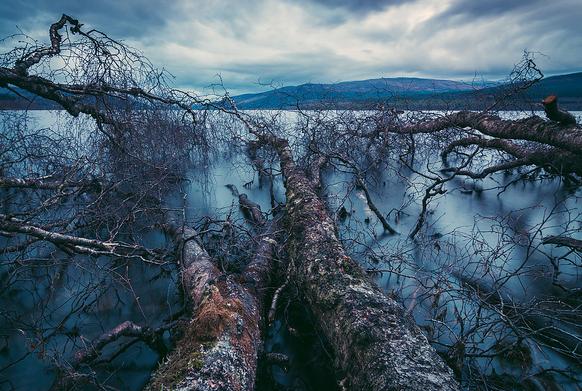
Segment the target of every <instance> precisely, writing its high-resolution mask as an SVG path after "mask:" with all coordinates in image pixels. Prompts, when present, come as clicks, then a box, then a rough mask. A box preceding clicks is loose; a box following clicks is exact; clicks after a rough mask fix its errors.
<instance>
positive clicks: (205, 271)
mask: <svg viewBox="0 0 582 391" xmlns="http://www.w3.org/2000/svg"><path fill="white" fill-rule="evenodd" d="M243 200H244V207H245V208H251V209H252V211H251V216H253V217H255V218H257V216H260V217H261V218H262V215H260V213H259V214H258V215H257V211H256V210H254V209H253V205H255V206H256V204H253V203H252V202H250V201H249V200H248V198H246V196H245V197H243ZM243 200H241V201H243ZM241 206H243V202H241ZM259 212H260V211H259ZM259 224H263V225H264V226H265V232H264V233H263V235H262V236H260V239H259V243H258V245H257V249H256V252H255V256H254V258H253V259H252V260H251V261H250V263H249V264H248V266H247V268H246V270H245V272H244V273H243V275H242V279H239V278H237V277H235V276H234V275H226V274H224V273H222V272H220V271H219V270H218V268H217V267H216V266H215V265H214V263H213V262H212V260H211V258H210V256H209V255H208V253H207V252H206V251H205V250H204V248H203V247H202V246H201V245H200V244H199V243H198V242H197V241H196V236H197V233H196V232H195V231H194V230H193V229H191V228H181V229H179V230H178V231H177V236H178V239H179V241H180V242H181V243H183V245H182V250H181V257H180V258H181V261H180V263H181V269H182V285H183V287H184V289H185V291H186V293H187V294H188V298H189V299H190V301H191V306H192V307H193V308H194V318H193V319H192V321H191V322H190V323H189V324H188V326H187V327H186V330H185V332H184V336H183V337H182V338H181V339H180V341H179V342H178V343H177V346H176V349H175V350H174V351H173V352H172V353H171V354H170V355H169V357H168V358H167V359H166V360H164V362H163V363H162V364H161V365H160V367H159V368H158V369H157V370H156V372H155V373H154V374H153V375H152V378H151V380H150V383H149V384H148V386H147V387H146V389H147V390H152V391H154V390H155V391H159V390H161V389H164V390H165V389H171V390H215V391H220V390H225V391H226V390H241V391H243V390H252V389H254V385H255V376H256V369H257V361H258V353H259V351H260V348H261V346H262V339H261V329H262V324H263V322H264V321H263V319H264V317H263V305H262V304H263V301H264V297H263V296H264V294H265V289H266V286H267V284H268V281H269V274H270V266H271V259H272V256H273V253H274V251H275V245H276V242H275V240H274V235H275V233H276V230H277V222H276V221H271V222H266V221H265V220H264V219H263V220H260V222H259Z"/></svg>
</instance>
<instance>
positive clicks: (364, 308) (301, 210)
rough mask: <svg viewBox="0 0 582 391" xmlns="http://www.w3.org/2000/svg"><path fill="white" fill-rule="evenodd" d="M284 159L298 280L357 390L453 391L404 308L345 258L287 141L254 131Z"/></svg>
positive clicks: (347, 383) (347, 381)
mask: <svg viewBox="0 0 582 391" xmlns="http://www.w3.org/2000/svg"><path fill="white" fill-rule="evenodd" d="M253 133H254V134H255V135H256V136H257V137H259V140H261V141H262V142H263V144H269V145H271V146H272V147H274V148H275V149H276V151H277V153H278V155H279V158H280V164H281V170H282V173H283V177H284V180H285V187H286V196H287V205H286V210H287V215H288V218H289V226H288V229H289V231H290V235H291V237H290V241H289V244H290V259H291V261H290V262H293V268H292V270H293V274H294V275H293V277H294V279H295V281H296V283H297V284H298V286H299V288H300V290H301V291H302V293H303V294H304V296H305V298H306V302H307V304H308V305H309V308H310V309H311V311H312V312H313V314H314V317H315V319H316V322H317V324H318V326H319V328H320V329H321V330H322V332H323V334H324V336H325V337H326V339H327V341H328V343H329V344H330V346H331V347H332V348H333V352H334V356H335V365H336V367H337V368H338V369H339V371H340V373H342V376H345V380H344V381H343V383H342V384H344V386H345V387H346V388H347V389H352V390H456V389H458V388H459V386H458V384H457V381H456V380H455V378H454V376H453V372H452V371H451V369H450V368H449V367H447V365H446V364H445V363H444V362H443V360H442V359H441V358H440V356H439V355H438V354H437V353H436V351H435V350H434V349H433V348H432V347H431V346H430V344H429V343H428V341H427V339H426V337H425V336H424V335H423V334H422V332H421V331H420V329H419V328H418V327H417V326H416V324H415V323H414V321H413V319H412V318H411V317H410V316H409V315H407V314H406V313H405V310H404V308H403V306H402V305H401V304H400V303H398V302H397V301H396V300H395V299H393V298H391V297H390V296H387V295H386V294H384V293H383V292H382V291H381V290H380V289H379V288H378V287H377V286H376V285H375V284H374V283H373V282H372V281H371V280H370V279H369V277H368V276H367V275H366V274H365V273H364V272H363V270H362V269H361V267H360V266H359V265H358V264H357V263H356V262H355V261H354V260H352V259H351V258H350V257H349V256H347V255H346V253H345V251H344V249H343V247H342V245H341V243H340V241H339V240H338V238H337V236H336V229H335V228H336V227H335V225H334V222H333V220H332V219H331V218H330V217H329V216H328V214H327V212H326V207H325V205H324V203H323V201H322V200H321V199H320V198H319V197H318V196H317V194H316V192H315V191H314V189H313V184H312V183H311V182H310V181H309V179H308V178H307V177H306V175H305V173H304V172H303V171H302V170H301V169H299V168H298V167H297V166H296V165H295V162H294V159H293V155H292V152H291V149H290V147H289V144H288V142H287V141H286V140H284V139H281V138H277V137H274V136H270V135H265V134H262V133H259V132H253Z"/></svg>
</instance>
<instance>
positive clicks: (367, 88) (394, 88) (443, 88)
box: [233, 77, 496, 109]
mask: <svg viewBox="0 0 582 391" xmlns="http://www.w3.org/2000/svg"><path fill="white" fill-rule="evenodd" d="M494 85H496V83H494V82H480V83H466V82H460V81H452V80H439V79H422V78H413V77H396V78H382V79H370V80H360V81H345V82H340V83H334V84H313V83H308V84H302V85H299V86H288V87H282V88H277V89H274V90H271V91H266V92H261V93H256V94H244V95H238V96H235V97H234V98H233V99H234V101H235V102H236V103H237V105H238V107H239V108H242V109H279V108H293V107H296V106H297V105H299V106H301V107H314V106H319V105H321V106H323V105H330V104H331V105H341V106H343V105H348V104H350V103H354V104H356V105H358V106H359V105H366V104H368V103H370V102H378V101H386V100H392V99H396V98H403V97H404V98H426V97H429V96H434V95H439V94H444V93H456V92H469V91H471V92H472V91H475V90H479V89H483V88H487V87H491V86H494Z"/></svg>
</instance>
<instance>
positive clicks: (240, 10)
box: [0, 0, 582, 94]
mask: <svg viewBox="0 0 582 391" xmlns="http://www.w3.org/2000/svg"><path fill="white" fill-rule="evenodd" d="M63 12H64V13H68V14H69V15H71V16H73V17H75V18H77V19H79V20H80V21H81V22H82V23H85V26H86V27H94V28H97V29H99V30H102V31H104V32H106V33H108V34H109V35H110V36H112V37H114V38H119V39H124V40H126V41H127V42H128V43H130V44H132V45H133V46H135V47H137V48H139V49H141V50H142V51H143V52H144V54H145V55H146V56H148V57H149V58H150V59H151V60H152V61H153V62H154V63H155V64H156V65H158V66H160V67H165V68H166V69H168V70H169V71H170V72H171V73H172V74H174V75H175V76H176V80H175V82H176V85H177V86H179V87H181V88H187V89H192V90H197V91H201V90H203V89H204V88H205V87H207V86H209V85H211V84H212V83H215V82H216V81H217V76H216V75H218V74H220V75H221V76H222V79H223V80H224V84H225V85H226V87H227V88H228V89H229V90H231V91H232V93H235V94H236V93H241V92H247V91H260V90H265V89H266V88H265V87H262V86H260V85H259V83H275V84H276V85H287V84H301V83H306V82H337V81H343V80H358V79H369V78H377V77H394V76H417V77H436V78H447V79H463V80H468V79H471V78H472V77H473V76H474V75H475V74H478V75H481V76H483V77H485V78H488V79H499V78H502V77H504V76H505V75H507V74H508V73H509V71H510V70H511V68H512V65H513V64H514V63H515V62H517V61H518V60H519V59H520V58H521V55H522V53H523V51H524V50H529V51H533V52H539V53H541V54H540V55H538V56H537V59H538V63H539V65H540V66H541V67H542V70H543V71H544V72H545V73H546V74H557V73H567V72H576V71H581V70H582V4H581V1H580V0H554V1H547V0H543V1H541V0H360V1H357V0H233V1H226V0H205V1H201V0H190V1H187V0H162V1H146V0H88V1H81V0H76V1H75V0H50V1H47V0H26V1H23V0H17V1H14V0H13V1H7V0H2V1H0V34H1V35H2V36H6V35H8V34H11V33H15V32H17V31H18V30H17V26H18V28H20V29H21V30H23V31H24V32H26V33H28V34H30V35H32V36H34V37H35V38H39V39H45V40H46V34H47V30H48V26H49V25H50V23H52V22H53V21H56V20H58V18H59V17H60V15H61V13H63Z"/></svg>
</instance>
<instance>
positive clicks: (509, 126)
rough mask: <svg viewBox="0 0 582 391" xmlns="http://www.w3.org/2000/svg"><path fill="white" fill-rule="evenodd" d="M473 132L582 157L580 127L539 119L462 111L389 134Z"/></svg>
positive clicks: (390, 129)
mask: <svg viewBox="0 0 582 391" xmlns="http://www.w3.org/2000/svg"><path fill="white" fill-rule="evenodd" d="M466 127H468V128H471V129H475V130H478V131H479V132H481V133H483V134H485V135H487V136H491V137H498V138H503V139H513V140H527V141H535V142H538V143H542V144H547V145H551V146H553V147H557V148H561V149H564V150H566V151H570V152H572V153H575V154H582V129H581V128H580V127H577V126H568V127H566V126H562V125H560V124H559V123H556V122H549V121H546V120H544V119H542V118H540V117H538V116H533V117H529V118H525V119H519V120H503V119H501V118H499V117H498V116H496V115H492V114H485V113H477V112H472V111H459V112H457V113H453V114H449V115H445V116H443V117H439V118H436V119H433V120H430V121H423V122H419V123H412V124H408V125H403V126H400V127H394V128H391V127H387V128H385V129H384V131H385V132H388V133H402V134H414V133H433V132H438V131H441V130H444V129H448V128H466Z"/></svg>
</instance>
